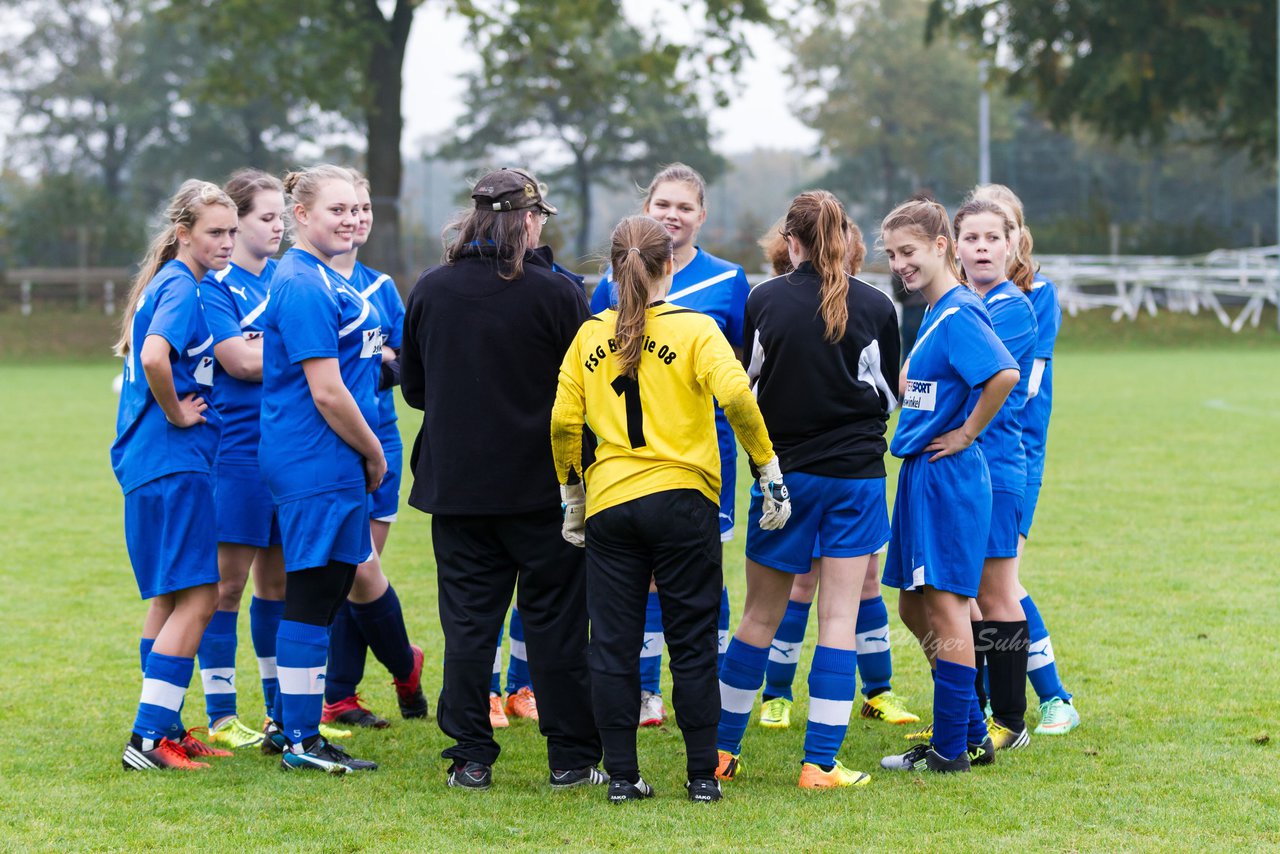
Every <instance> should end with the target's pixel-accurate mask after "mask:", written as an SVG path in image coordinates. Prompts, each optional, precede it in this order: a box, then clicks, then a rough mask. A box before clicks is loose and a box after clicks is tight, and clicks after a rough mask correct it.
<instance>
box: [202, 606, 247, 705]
mask: <svg viewBox="0 0 1280 854" xmlns="http://www.w3.org/2000/svg"><path fill="white" fill-rule="evenodd" d="M239 617H240V612H239V611H214V612H213V617H212V619H210V620H209V625H207V626H205V630H204V636H203V637H201V638H200V649H199V652H198V653H197V654H198V655H199V657H200V682H201V684H203V685H204V708H205V712H206V713H207V714H208V716H209V726H210V727H212V726H213V725H214V724H215V723H217V722H218V721H220V720H222V719H223V718H225V717H230V716H233V715H235V713H236V621H237V620H238V619H239Z"/></svg>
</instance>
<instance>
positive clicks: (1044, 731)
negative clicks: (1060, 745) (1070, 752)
mask: <svg viewBox="0 0 1280 854" xmlns="http://www.w3.org/2000/svg"><path fill="white" fill-rule="evenodd" d="M1078 726H1080V713H1079V712H1077V711H1076V707H1075V706H1073V705H1071V704H1070V703H1068V702H1066V701H1065V700H1063V699H1061V698H1059V697H1050V698H1049V699H1048V700H1045V701H1044V702H1043V703H1041V704H1040V725H1039V726H1037V727H1036V729H1035V733H1036V735H1066V734H1067V733H1069V732H1071V730H1073V729H1075V728H1076V727H1078Z"/></svg>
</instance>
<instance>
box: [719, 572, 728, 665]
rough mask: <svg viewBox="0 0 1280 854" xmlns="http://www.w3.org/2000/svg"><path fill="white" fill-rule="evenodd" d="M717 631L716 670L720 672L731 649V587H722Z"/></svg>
mask: <svg viewBox="0 0 1280 854" xmlns="http://www.w3.org/2000/svg"><path fill="white" fill-rule="evenodd" d="M716 631H717V638H716V639H717V649H716V672H717V673H719V672H720V665H722V664H724V654H725V652H727V651H728V649H729V588H728V587H721V588H720V620H719V622H717V623H716Z"/></svg>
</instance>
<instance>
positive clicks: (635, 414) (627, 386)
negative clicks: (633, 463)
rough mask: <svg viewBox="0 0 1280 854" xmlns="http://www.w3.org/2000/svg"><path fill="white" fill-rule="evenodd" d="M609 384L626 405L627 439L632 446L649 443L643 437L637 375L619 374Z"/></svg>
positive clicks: (637, 446)
mask: <svg viewBox="0 0 1280 854" xmlns="http://www.w3.org/2000/svg"><path fill="white" fill-rule="evenodd" d="M610 385H611V386H612V387H613V390H614V392H616V393H617V395H618V396H619V397H621V398H622V401H623V403H624V404H625V405H626V407H627V440H628V441H629V442H631V447H633V448H643V447H644V446H645V445H647V444H649V443H648V442H646V441H645V439H644V409H643V408H642V407H641V406H640V378H639V376H634V377H627V376H620V377H618V378H617V379H616V380H614V381H613V382H612V383H610Z"/></svg>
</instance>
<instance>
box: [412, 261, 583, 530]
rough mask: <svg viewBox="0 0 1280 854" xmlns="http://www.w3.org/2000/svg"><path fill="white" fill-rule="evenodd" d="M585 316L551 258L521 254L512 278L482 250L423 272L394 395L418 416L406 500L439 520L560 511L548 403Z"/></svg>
mask: <svg viewBox="0 0 1280 854" xmlns="http://www.w3.org/2000/svg"><path fill="white" fill-rule="evenodd" d="M589 316H590V311H589V310H588V308H587V300H586V296H585V295H584V294H583V292H582V290H581V289H580V288H579V287H577V286H576V285H575V284H574V283H573V282H572V281H570V280H569V279H568V278H566V277H565V276H563V275H561V274H560V273H557V272H553V271H552V268H551V263H550V255H549V253H544V252H537V253H535V252H526V253H525V257H524V274H523V275H522V276H521V277H520V278H518V279H515V280H514V281H505V280H503V279H502V278H500V277H499V276H498V268H497V264H496V260H495V258H494V254H493V252H492V250H490V249H489V248H488V247H476V248H475V250H474V251H473V254H469V255H465V256H463V257H461V258H459V259H458V260H457V261H456V262H455V263H454V264H452V265H441V266H438V267H433V268H431V269H429V270H427V271H426V272H425V273H423V274H422V276H421V277H420V278H419V279H418V282H417V284H415V285H414V286H413V290H412V291H411V292H410V294H409V300H408V303H407V305H406V306H405V318H404V344H403V348H402V349H401V351H400V362H401V367H400V387H401V389H402V391H403V393H404V399H405V400H406V401H407V402H408V404H409V405H410V406H412V407H414V408H415V409H421V410H422V411H423V417H422V427H421V429H420V430H419V431H418V436H417V439H416V440H415V441H414V443H413V453H412V455H411V456H410V466H411V467H412V468H413V489H412V491H411V492H410V493H409V503H410V504H411V505H413V506H414V507H416V508H418V509H419V510H422V511H425V512H427V513H438V514H442V515H449V514H452V515H491V514H509V513H526V512H531V511H535V510H545V509H548V508H554V507H558V506H559V504H560V492H559V489H558V487H557V481H556V473H555V466H554V464H553V462H552V459H551V406H552V404H553V403H554V402H555V397H556V384H557V382H558V378H559V373H560V362H561V361H562V360H563V359H564V354H565V352H566V351H567V350H568V349H569V344H570V343H571V342H572V341H573V337H574V335H575V334H576V333H577V331H578V327H580V326H581V325H582V323H583V321H585V320H586V319H587V317H589Z"/></svg>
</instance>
